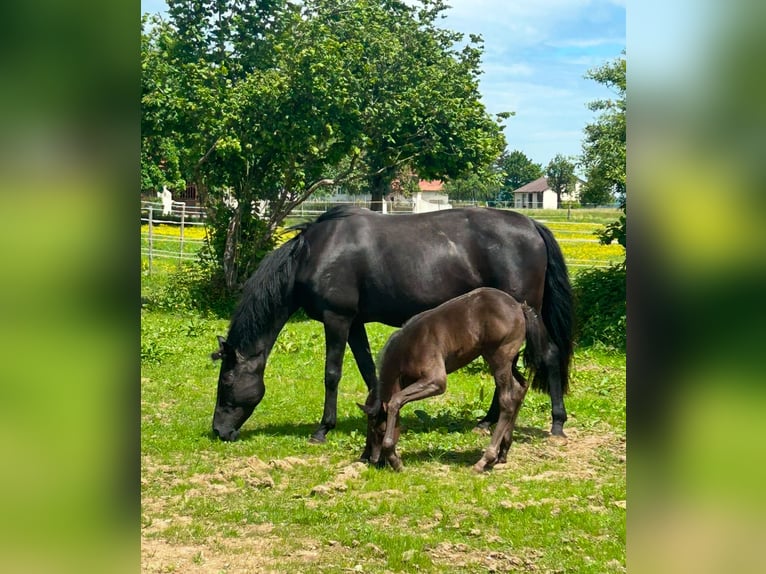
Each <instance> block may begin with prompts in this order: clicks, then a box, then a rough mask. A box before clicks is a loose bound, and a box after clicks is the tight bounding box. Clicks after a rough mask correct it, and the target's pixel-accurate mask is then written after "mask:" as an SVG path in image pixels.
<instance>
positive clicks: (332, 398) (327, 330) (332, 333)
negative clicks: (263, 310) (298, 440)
mask: <svg viewBox="0 0 766 574" xmlns="http://www.w3.org/2000/svg"><path fill="white" fill-rule="evenodd" d="M350 326H351V321H350V320H349V319H347V318H346V317H342V316H340V315H336V314H334V313H332V314H327V315H326V316H325V318H324V334H325V345H326V350H325V367H324V410H323V412H322V420H321V421H320V422H319V427H318V428H317V430H316V431H314V434H313V435H311V438H310V439H309V440H310V442H313V443H323V442H325V440H327V433H328V432H329V431H330V430H332V429H334V428H335V424H336V423H337V419H338V382H339V381H340V376H341V374H342V372H343V354H344V352H345V350H346V341H347V340H348V333H349V328H350Z"/></svg>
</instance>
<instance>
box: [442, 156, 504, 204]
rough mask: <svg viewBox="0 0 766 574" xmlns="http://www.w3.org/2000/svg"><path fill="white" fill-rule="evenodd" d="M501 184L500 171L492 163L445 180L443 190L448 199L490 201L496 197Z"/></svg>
mask: <svg viewBox="0 0 766 574" xmlns="http://www.w3.org/2000/svg"><path fill="white" fill-rule="evenodd" d="M501 185H502V173H501V172H499V171H498V170H497V165H496V164H494V165H492V166H490V167H489V168H487V169H485V170H481V171H479V172H474V173H470V174H468V175H465V176H463V177H458V178H455V179H450V180H447V181H446V182H445V184H444V191H445V192H446V193H448V194H449V197H450V199H451V200H452V199H455V200H461V201H472V202H478V201H491V200H493V199H495V197H497V194H498V193H499V192H500V189H501Z"/></svg>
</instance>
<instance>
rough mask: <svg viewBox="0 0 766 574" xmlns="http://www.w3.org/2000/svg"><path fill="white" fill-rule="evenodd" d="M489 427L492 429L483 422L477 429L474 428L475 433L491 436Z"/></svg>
mask: <svg viewBox="0 0 766 574" xmlns="http://www.w3.org/2000/svg"><path fill="white" fill-rule="evenodd" d="M489 427H490V424H489V423H485V422H481V423H479V424H477V425H476V426H475V427H473V432H475V433H476V434H480V435H487V436H489V434H491V433H490V432H489Z"/></svg>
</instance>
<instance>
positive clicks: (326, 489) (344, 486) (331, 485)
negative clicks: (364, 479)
mask: <svg viewBox="0 0 766 574" xmlns="http://www.w3.org/2000/svg"><path fill="white" fill-rule="evenodd" d="M366 468H367V465H366V464H365V463H363V462H354V463H351V464H349V465H348V466H344V467H342V468H341V469H340V472H339V473H338V474H337V475H336V476H335V477H334V478H333V479H332V480H330V481H328V482H326V483H324V484H318V485H316V486H315V487H314V488H312V489H311V495H312V496H330V495H331V494H333V493H335V492H345V491H346V490H348V482H349V481H352V480H355V479H357V478H359V477H360V476H362V472H363V471H364V470H365V469H366Z"/></svg>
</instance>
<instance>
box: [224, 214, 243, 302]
mask: <svg viewBox="0 0 766 574" xmlns="http://www.w3.org/2000/svg"><path fill="white" fill-rule="evenodd" d="M241 224H242V203H240V204H239V205H238V206H237V208H236V209H235V210H234V213H233V214H232V216H231V219H230V220H229V227H228V228H227V230H226V246H225V247H224V250H223V274H224V279H225V281H226V289H227V290H229V291H232V290H233V289H234V286H235V285H236V283H237V247H238V245H239V229H240V226H241Z"/></svg>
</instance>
